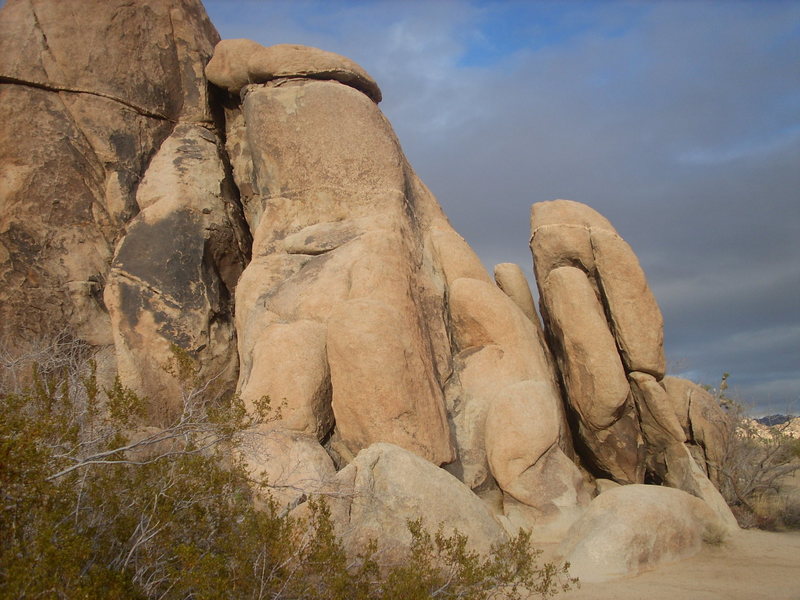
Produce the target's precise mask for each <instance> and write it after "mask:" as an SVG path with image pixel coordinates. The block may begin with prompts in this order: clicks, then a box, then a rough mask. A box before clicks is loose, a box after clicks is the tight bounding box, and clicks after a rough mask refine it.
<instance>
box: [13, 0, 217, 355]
mask: <svg viewBox="0 0 800 600" xmlns="http://www.w3.org/2000/svg"><path fill="white" fill-rule="evenodd" d="M95 4H96V5H93V6H92V9H91V10H86V6H85V3H84V2H82V1H81V0H43V1H37V2H36V3H32V2H27V1H21V0H14V1H10V2H6V3H5V6H4V7H3V9H2V16H0V75H2V77H3V78H4V83H3V85H2V86H0V88H2V89H0V121H1V122H2V123H3V127H1V128H0V173H2V175H0V196H2V199H3V202H2V207H0V248H2V249H3V250H0V283H1V284H2V285H0V288H2V292H0V338H8V340H11V341H12V342H13V340H14V339H32V338H37V337H42V338H47V337H52V336H54V335H55V334H57V333H60V332H63V331H64V330H67V331H69V333H70V334H72V335H75V336H77V337H78V338H80V339H83V340H85V341H87V342H89V343H91V344H96V345H105V344H110V343H112V334H111V324H110V320H109V317H108V314H107V312H106V310H105V307H104V305H103V288H104V286H105V283H106V280H107V277H108V269H109V264H110V262H111V258H112V255H113V251H114V247H115V245H116V243H117V241H118V240H119V238H120V237H121V235H122V234H123V232H124V228H125V224H126V223H127V222H128V221H129V220H130V219H131V218H132V217H133V216H134V215H135V214H136V213H137V212H138V206H137V204H136V200H135V194H136V187H137V185H138V183H139V181H140V179H141V177H142V175H143V174H144V171H145V169H146V168H147V164H148V161H149V159H150V157H151V156H152V154H153V153H154V151H155V150H156V149H157V148H158V147H159V146H160V144H161V142H162V141H163V140H164V139H165V138H166V137H167V136H169V134H170V132H171V130H172V128H173V127H174V125H175V122H177V121H178V120H185V121H207V122H210V121H211V117H210V112H209V108H208V98H207V94H206V90H207V86H206V82H205V80H204V78H203V76H202V65H203V64H204V63H205V61H206V60H207V59H208V57H209V56H210V54H211V50H212V48H213V45H214V43H216V41H217V40H218V39H219V38H218V36H217V33H216V31H215V30H214V28H213V26H212V25H211V23H210V22H209V21H208V17H207V16H206V14H205V11H204V9H203V7H202V4H201V3H200V2H199V0H187V1H186V2H182V3H181V4H180V5H179V6H178V5H175V6H172V5H171V4H170V3H168V2H163V1H160V0H143V1H142V2H141V3H138V4H137V5H135V6H134V5H132V4H131V3H130V2H126V1H123V0H108V1H107V2H99V3H95ZM87 32H91V35H92V36H95V39H102V40H103V43H102V44H89V43H83V39H84V37H85V36H86V35H87ZM21 106H24V107H25V110H20V108H19V107H21Z"/></svg>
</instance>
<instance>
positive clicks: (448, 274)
mask: <svg viewBox="0 0 800 600" xmlns="http://www.w3.org/2000/svg"><path fill="white" fill-rule="evenodd" d="M428 235H429V236H430V238H431V241H432V243H433V247H434V248H435V251H436V256H437V259H438V263H439V265H440V266H441V269H442V271H443V272H444V277H445V281H446V282H447V285H453V282H454V281H455V280H456V279H460V278H462V277H466V278H468V279H477V280H478V281H485V282H486V283H491V278H490V277H489V274H488V273H487V272H486V269H485V268H484V267H483V263H481V260H480V259H479V258H478V255H477V254H475V252H474V251H473V250H472V248H470V247H469V244H467V242H466V241H465V240H464V238H462V237H461V236H460V235H458V233H456V232H455V231H453V229H452V228H451V227H449V226H446V224H442V225H440V226H438V227H434V228H432V229H431V230H430V232H429V234H428Z"/></svg>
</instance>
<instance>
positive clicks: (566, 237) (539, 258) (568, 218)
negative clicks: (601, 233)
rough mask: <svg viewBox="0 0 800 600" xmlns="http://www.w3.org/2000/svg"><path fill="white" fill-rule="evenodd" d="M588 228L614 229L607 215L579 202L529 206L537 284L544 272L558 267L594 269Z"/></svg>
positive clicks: (566, 201) (556, 201)
mask: <svg viewBox="0 0 800 600" xmlns="http://www.w3.org/2000/svg"><path fill="white" fill-rule="evenodd" d="M591 230H607V231H611V232H613V233H616V231H615V230H614V227H613V226H612V225H611V223H609V221H608V219H606V218H605V217H603V216H602V215H601V214H600V213H598V212H597V211H595V210H593V209H592V208H590V207H588V206H587V205H585V204H581V203H580V202H574V201H572V200H551V201H548V202H537V203H535V204H534V205H533V206H532V207H531V252H532V253H533V265H534V270H535V272H536V279H537V281H539V282H540V286H541V282H542V281H543V280H544V278H545V277H546V276H547V274H548V273H550V271H552V270H553V269H556V268H558V267H564V266H572V267H577V268H580V269H582V270H584V271H586V272H587V273H593V272H594V268H595V265H594V252H593V251H592V243H591V239H590V231H591Z"/></svg>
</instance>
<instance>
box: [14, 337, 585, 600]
mask: <svg viewBox="0 0 800 600" xmlns="http://www.w3.org/2000/svg"><path fill="white" fill-rule="evenodd" d="M73 366H74V365H73ZM69 368H72V367H71V366H69V367H68V366H65V365H61V366H59V367H58V368H54V369H46V370H41V369H37V368H33V369H32V370H31V372H30V376H29V377H28V382H29V385H19V381H20V380H19V379H18V378H11V379H13V381H14V386H13V387H9V388H7V389H6V390H5V391H3V392H2V393H0V499H1V500H2V501H1V502H0V597H2V598H65V599H71V598H85V599H92V598H121V599H124V598H136V599H138V598H142V599H147V598H161V599H172V598H175V599H187V598H192V599H198V600H200V599H209V600H211V599H217V598H236V599H240V598H242V599H243V598H253V599H262V598H264V599H265V598H270V599H279V598H297V599H300V598H303V599H310V600H315V599H319V600H322V599H330V600H344V599H353V600H361V599H364V600H368V599H386V600H388V599H401V598H402V599H409V600H413V599H415V598H425V599H427V598H478V599H480V598H490V597H492V596H493V594H496V593H499V592H500V591H502V592H503V593H507V595H506V596H504V597H508V598H526V597H534V596H535V597H545V598H546V597H550V596H552V595H554V594H555V593H557V592H558V591H559V590H560V589H563V588H564V587H569V586H570V585H571V584H573V583H574V581H572V580H569V579H568V578H567V576H566V566H561V567H556V566H555V565H550V564H547V565H544V566H539V565H538V561H537V558H538V555H537V553H536V552H535V551H534V550H532V548H531V546H530V543H529V541H530V540H529V536H528V535H527V534H521V535H520V536H518V537H517V538H515V539H513V540H511V541H510V542H509V543H507V544H503V545H500V546H498V547H497V548H495V549H494V553H493V554H492V555H491V556H489V557H482V556H479V555H477V554H475V553H473V552H470V551H468V550H467V540H466V538H465V537H464V536H462V535H460V534H458V533H456V534H453V535H452V536H446V535H443V534H442V532H441V530H440V531H438V532H437V533H436V534H434V535H431V534H430V533H428V532H427V531H426V530H425V529H424V528H423V527H422V525H421V523H420V522H413V523H410V524H409V527H410V529H411V533H412V538H413V544H412V549H411V553H410V555H409V558H408V560H407V561H406V562H404V563H403V564H400V565H394V566H392V565H389V566H380V565H378V563H377V561H376V558H375V547H376V546H375V545H374V544H373V545H371V546H370V547H368V548H366V549H365V551H364V554H363V555H361V556H357V557H352V556H348V555H347V554H346V553H345V551H344V549H343V547H342V545H341V543H340V542H339V540H338V539H337V537H336V535H335V533H334V528H333V524H332V521H331V518H330V513H329V511H328V508H327V506H326V504H325V502H324V500H323V499H311V500H310V501H309V506H310V509H311V510H310V511H309V514H310V516H309V517H308V518H307V519H306V520H305V521H300V520H294V519H291V518H289V517H287V516H283V515H282V514H281V513H279V512H278V511H277V510H276V506H275V505H274V504H270V503H268V505H267V507H266V509H264V510H256V509H255V507H254V503H253V501H252V493H253V486H254V485H266V483H265V482H254V481H252V480H250V479H249V478H248V476H247V473H246V471H245V469H244V468H243V467H242V466H241V465H240V464H237V463H235V462H233V463H232V459H231V458H230V456H231V453H230V452H229V450H230V444H231V443H234V441H235V439H236V433H237V432H240V431H242V430H243V429H244V428H247V427H250V426H252V425H253V424H254V419H256V420H258V419H262V418H264V417H265V415H266V414H267V412H268V405H262V408H263V412H262V414H259V415H257V417H253V416H252V415H250V414H248V413H247V411H245V410H244V407H243V406H242V403H241V402H240V401H239V400H238V399H237V398H236V397H229V398H219V397H217V396H216V395H215V394H208V393H207V392H208V390H209V387H208V385H207V384H208V382H206V383H205V384H203V385H199V387H198V385H197V384H198V382H196V381H194V378H195V377H196V375H197V373H198V370H197V369H196V368H194V367H193V366H192V364H191V358H190V357H188V355H186V354H184V353H181V352H176V353H175V359H174V361H173V362H172V363H171V365H169V366H168V368H169V369H171V372H173V374H174V375H175V376H176V377H177V378H178V379H179V381H181V383H182V384H186V387H185V388H184V389H185V391H184V393H183V398H182V401H183V403H184V409H183V413H182V415H180V416H179V417H178V418H177V419H176V421H175V422H174V423H172V424H171V425H170V426H169V427H167V428H164V429H158V430H155V431H152V430H150V429H148V430H147V431H146V433H145V434H142V433H141V432H139V433H136V426H135V424H136V423H137V422H138V420H139V419H140V417H141V414H142V410H143V407H144V406H146V405H147V403H146V402H144V400H143V399H141V398H139V397H138V396H137V395H136V394H135V393H134V392H132V391H131V390H128V389H126V388H125V387H124V386H122V385H121V384H120V383H119V381H117V382H115V383H114V384H113V385H112V386H111V387H110V388H108V389H105V390H102V389H100V386H99V384H98V382H97V378H96V376H95V367H94V365H93V364H92V363H91V361H90V360H87V361H84V362H83V363H82V367H81V368H82V369H83V370H82V372H81V373H79V374H78V375H77V376H76V374H75V372H68V369H69ZM209 398H212V399H213V400H209Z"/></svg>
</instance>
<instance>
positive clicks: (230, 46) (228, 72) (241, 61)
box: [206, 39, 264, 94]
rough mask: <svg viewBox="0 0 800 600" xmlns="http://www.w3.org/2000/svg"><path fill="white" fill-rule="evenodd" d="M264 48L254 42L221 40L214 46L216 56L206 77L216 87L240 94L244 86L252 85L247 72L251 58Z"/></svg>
mask: <svg viewBox="0 0 800 600" xmlns="http://www.w3.org/2000/svg"><path fill="white" fill-rule="evenodd" d="M263 47H264V46H262V45H261V44H259V43H258V42H254V41H252V40H246V39H229V40H221V41H220V42H219V43H217V45H216V46H214V55H213V57H212V58H211V60H210V61H209V62H208V64H207V65H206V77H208V80H209V81H210V82H211V83H213V84H214V85H216V86H219V87H221V88H225V89H226V90H228V91H229V92H231V93H232V94H238V93H239V91H240V90H241V89H242V88H243V87H244V86H246V85H247V84H248V83H251V81H250V74H249V73H248V71H247V63H248V61H249V60H250V57H251V56H252V55H253V54H255V52H256V51H257V50H260V49H262V48H263Z"/></svg>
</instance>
